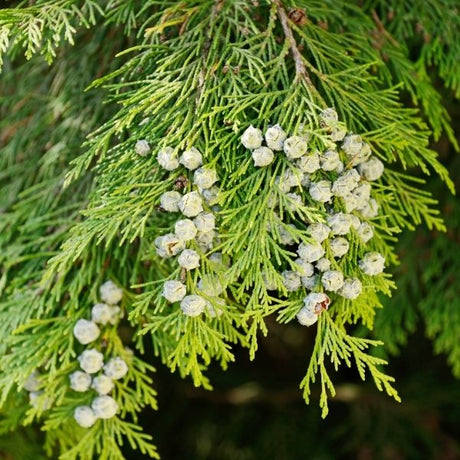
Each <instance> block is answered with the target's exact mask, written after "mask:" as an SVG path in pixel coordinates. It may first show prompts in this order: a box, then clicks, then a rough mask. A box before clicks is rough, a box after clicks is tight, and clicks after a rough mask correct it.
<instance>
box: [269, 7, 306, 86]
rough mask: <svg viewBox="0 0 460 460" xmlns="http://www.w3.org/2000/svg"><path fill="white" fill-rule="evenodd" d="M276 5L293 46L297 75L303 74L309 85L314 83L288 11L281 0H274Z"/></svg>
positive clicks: (286, 34)
mask: <svg viewBox="0 0 460 460" xmlns="http://www.w3.org/2000/svg"><path fill="white" fill-rule="evenodd" d="M274 3H275V5H276V6H277V7H278V17H279V18H280V22H281V27H282V28H283V32H284V35H285V36H286V38H287V39H288V41H289V46H290V48H291V53H292V57H293V58H294V62H295V71H296V74H297V75H300V76H302V77H303V78H305V80H306V82H307V83H308V84H309V85H312V83H311V80H310V77H309V75H308V72H307V68H306V67H305V64H304V61H303V56H302V54H301V52H300V51H299V48H298V47H297V42H296V41H295V38H294V35H293V34H292V30H291V28H290V27H289V23H288V17H287V15H286V11H285V10H284V8H283V5H282V4H281V2H280V0H274Z"/></svg>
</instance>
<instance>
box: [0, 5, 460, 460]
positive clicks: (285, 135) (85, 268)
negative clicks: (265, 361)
mask: <svg viewBox="0 0 460 460" xmlns="http://www.w3.org/2000/svg"><path fill="white" fill-rule="evenodd" d="M457 8H458V5H457V2H456V1H455V0H429V1H423V2H421V1H417V0H413V1H405V2H397V1H392V2H388V1H379V0H369V1H365V2H349V1H342V0H338V1H337V0H334V1H332V0H325V1H315V0H295V1H294V0H272V1H268V0H267V1H249V2H248V1H242V0H191V1H186V2H185V1H155V0H144V1H137V0H129V1H123V2H118V1H113V0H104V1H95V0H37V1H34V2H28V1H11V2H8V5H7V6H6V7H3V8H2V9H0V63H1V65H2V73H1V74H0V100H1V105H0V115H1V116H0V153H1V155H0V166H1V173H0V174H1V175H0V184H1V190H2V193H1V196H0V212H1V219H0V276H1V278H0V338H1V341H0V405H1V419H0V433H7V432H11V431H15V430H19V427H21V425H29V424H31V423H38V424H39V425H40V426H41V427H42V429H43V430H44V432H45V441H44V444H45V449H46V452H47V454H48V455H50V456H56V457H57V456H59V458H62V459H67V460H70V459H77V458H78V459H80V458H81V459H91V458H93V457H97V458H101V459H110V460H112V459H121V458H124V457H123V453H122V450H121V446H122V445H123V443H129V445H130V446H131V447H132V448H134V449H139V451H140V452H141V453H142V454H144V455H147V456H150V457H152V458H158V453H157V450H156V448H155V446H154V442H153V441H152V438H151V436H150V434H146V433H145V432H144V429H143V427H142V426H141V425H140V423H139V422H138V414H139V412H140V411H141V410H142V409H143V408H144V407H150V408H153V409H155V408H156V393H155V390H154V387H155V384H154V373H153V371H154V368H153V363H154V362H157V363H158V364H160V363H161V365H164V366H167V367H169V368H170V369H171V371H173V372H177V373H178V374H179V376H180V377H182V378H191V380H192V381H193V384H194V385H195V386H202V387H204V388H205V389H212V382H210V381H209V379H208V377H207V372H206V371H207V368H208V366H209V365H210V364H211V363H213V362H217V363H219V364H220V365H221V366H222V368H224V369H225V368H226V367H227V366H228V364H229V363H231V362H232V361H233V360H234V359H235V358H234V349H235V347H247V348H248V352H249V354H250V356H251V358H253V357H254V356H255V354H256V352H257V348H258V338H260V335H261V334H264V335H266V334H268V333H269V330H268V328H267V325H266V319H267V317H268V316H274V317H276V319H277V321H279V322H280V323H287V322H291V321H293V322H294V323H296V322H297V319H298V322H299V323H300V324H298V326H297V327H299V328H302V327H304V326H306V325H308V324H310V327H309V328H308V329H305V333H306V334H312V335H313V336H314V337H315V338H314V346H313V349H312V350H305V355H306V357H308V358H306V363H305V364H306V370H305V377H304V379H303V380H302V382H301V383H300V386H301V391H303V396H304V398H305V401H306V402H307V403H308V402H309V401H310V395H311V391H312V387H313V386H315V385H318V387H319V391H320V399H319V404H320V407H321V411H322V416H323V417H324V416H326V415H327V413H328V398H329V397H331V396H334V394H335V390H334V383H333V374H334V372H335V371H338V370H339V368H340V367H341V366H342V365H343V364H345V365H346V366H348V367H353V368H355V369H356V370H357V371H358V374H359V375H360V377H361V378H362V379H363V380H364V379H365V378H366V377H368V378H369V377H370V378H371V379H372V380H373V381H374V382H375V385H376V387H377V389H378V390H381V391H384V392H386V393H387V394H388V395H389V396H391V397H393V398H394V399H396V400H397V401H399V400H400V398H399V396H398V393H397V390H396V389H395V385H394V379H393V378H392V377H391V376H389V375H387V374H386V372H385V368H384V366H385V364H386V361H385V359H383V358H381V357H379V356H378V353H377V352H376V350H375V349H376V347H380V345H382V343H383V342H382V340H384V341H385V342H387V343H388V344H390V350H391V346H393V348H392V349H393V350H395V349H396V348H397V346H398V344H401V343H404V340H405V337H406V334H407V331H408V330H409V331H410V330H411V329H412V328H413V324H414V320H413V319H412V318H413V311H412V310H411V311H410V312H405V311H402V310H400V311H395V309H394V308H389V307H385V308H383V309H382V307H384V303H386V302H387V301H386V300H385V299H384V297H385V296H389V295H391V293H392V291H393V289H394V288H395V287H396V285H398V284H399V282H401V285H402V286H403V289H402V291H400V292H405V291H406V289H407V287H408V286H410V284H409V283H410V281H408V279H412V277H415V276H416V273H417V274H418V273H420V278H417V280H418V281H417V283H422V284H423V283H433V284H434V285H435V286H436V287H435V288H433V289H432V290H428V291H427V292H425V291H424V290H423V289H417V296H416V299H415V300H414V302H415V304H416V305H417V307H416V309H418V311H419V313H418V314H420V315H422V316H423V318H425V320H426V324H427V333H428V335H429V336H430V337H431V338H432V339H433V340H434V344H435V348H436V349H437V350H438V351H440V352H443V353H447V354H448V360H449V363H450V364H451V366H452V368H453V371H454V374H455V375H457V376H458V375H459V373H460V357H459V353H460V350H459V345H458V340H456V338H457V337H458V333H457V330H458V328H459V327H460V326H459V325H460V318H458V312H456V310H455V307H456V306H458V300H457V299H456V296H455V288H454V287H453V285H452V283H451V281H450V280H451V278H449V276H452V277H453V276H454V275H455V270H456V269H455V268H454V267H455V266H456V265H458V262H457V260H456V258H455V257H454V254H452V253H451V254H448V255H447V256H446V254H445V251H444V248H445V247H446V245H447V244H448V241H450V239H451V238H452V233H449V232H452V230H450V231H448V232H447V234H446V235H447V236H445V235H444V234H442V232H444V231H446V224H445V222H444V219H443V216H441V215H440V211H439V209H438V208H437V201H436V198H435V197H433V195H432V193H431V191H430V190H429V189H428V187H427V186H426V183H425V178H426V176H428V175H430V174H435V175H437V177H438V178H439V180H440V181H441V182H442V183H443V187H447V188H448V189H449V191H450V192H452V193H453V192H454V184H453V182H452V180H451V179H450V177H449V173H448V171H447V169H446V168H445V167H444V166H443V165H442V163H441V162H440V161H439V158H438V153H437V152H436V150H434V149H433V148H432V147H431V146H430V141H432V140H438V139H439V138H440V136H441V135H444V136H446V137H447V138H448V139H449V141H450V142H451V144H452V145H453V147H454V148H455V149H456V148H457V147H458V146H457V142H456V139H455V135H454V132H453V129H452V126H451V121H450V118H449V115H448V112H447V110H446V107H445V104H444V100H443V94H444V93H441V92H440V91H439V89H438V88H439V85H436V84H435V81H436V80H438V79H440V80H441V82H442V85H443V86H444V88H445V91H446V92H449V93H451V94H453V97H455V98H458V97H459V96H460V69H459V65H460V64H459V62H460V59H459V58H460V43H459V41H458V39H457V37H458V34H459V33H460V19H459V16H458V14H457ZM251 127H252V128H251ZM261 135H263V136H264V137H261ZM262 142H264V145H262ZM330 152H332V153H330ZM315 161H317V165H316V166H315V165H314V166H311V162H313V163H314V162H315ZM383 166H384V169H383ZM197 168H198V169H197ZM353 177H355V179H353ZM353 181H354V182H353ZM341 187H344V189H343V188H341ZM358 188H359V190H360V191H359V192H358V191H357V190H358ZM345 189H346V190H345ZM341 190H342V191H341ZM343 190H345V192H343ZM172 192H173V193H172ZM352 192H353V193H352ZM188 194H190V195H188ZM184 196H185V198H184ZM363 196H364V198H363ZM358 198H359V199H364V201H360V202H359V204H356V200H358ZM178 200H180V201H179V202H178ZM353 200H354V201H353ZM455 209H456V208H455ZM457 214H458V213H457ZM457 214H456V211H455V212H454V213H453V214H452V215H453V216H454V217H452V216H451V217H449V219H448V220H447V222H448V224H449V225H454V223H455V221H458V219H457V217H458V216H457ZM186 219H189V220H190V221H191V220H193V224H190V223H189V222H185V223H184V221H185V220H186ZM178 221H180V222H181V223H179V224H178ZM315 224H316V225H317V224H324V225H326V224H327V225H328V230H327V234H326V235H325V237H324V238H322V239H321V238H319V237H317V236H316V237H315V235H314V230H313V229H314V228H318V227H314V225H315ZM421 224H423V225H424V226H425V227H427V228H428V230H435V231H436V232H439V233H436V237H435V239H434V240H433V242H432V245H433V246H434V247H439V253H438V255H436V256H435V257H433V260H432V263H430V264H427V265H422V266H420V267H418V269H417V270H415V267H414V266H413V265H412V264H411V262H410V261H409V260H406V259H402V260H398V256H397V252H396V250H395V244H396V242H397V240H398V234H399V233H400V232H401V231H402V230H405V229H407V230H414V229H415V228H416V227H417V226H419V225H421ZM451 228H453V227H451ZM194 229H195V230H194ZM364 230H366V231H367V232H371V234H370V237H369V238H367V237H363V232H364ZM186 231H187V232H192V235H191V237H190V238H189V237H185V236H184V235H185V234H186ZM194 231H197V233H196V234H193V232H194ZM418 231H423V230H418ZM174 233H175V234H174ZM187 234H189V233H187ZM367 234H369V233H367ZM181 235H182V236H181ZM405 238H407V245H408V246H411V245H413V244H414V243H413V240H412V238H413V236H408V237H405ZM446 238H447V239H448V240H447V242H446ZM323 240H324V241H323ZM344 245H345V246H346V249H343V248H344V247H345V246H344ZM340 248H342V249H343V250H344V251H345V252H344V253H340V254H339V251H340V250H341V249H340ZM315 251H316V253H315ZM314 254H317V255H314ZM450 257H452V260H450V259H449V258H450ZM319 259H321V262H318V260H319ZM383 260H384V265H385V267H389V266H396V265H398V264H400V268H398V271H396V273H397V277H396V278H395V279H394V280H393V279H392V278H391V276H390V274H388V273H386V272H383V273H382V270H383V268H384V265H383ZM310 270H311V272H310ZM313 270H314V271H313ZM441 270H447V271H449V272H451V275H448V273H446V276H445V277H443V278H442V280H439V277H438V275H439V272H440V271H441ZM313 274H316V276H317V277H316V278H314V277H313V276H312V275H313ZM342 275H343V277H344V278H345V279H343V278H341V277H342ZM354 280H356V281H354ZM107 281H112V282H113V283H114V284H105V283H106V282H107ZM171 282H175V284H174V283H172V284H171ZM165 283H166V284H165ZM168 283H170V284H168ZM422 284H420V285H419V284H417V286H421V285H422ZM119 289H121V290H122V292H121V291H119ZM398 295H401V294H398ZM312 296H313V297H312ZM315 296H316V297H315ZM318 296H319V297H318ZM440 296H444V297H445V300H444V301H442V302H440V301H439V298H440ZM101 303H102V304H104V305H105V306H102V307H98V308H96V309H95V308H94V305H95V304H101ZM379 309H381V310H380V313H379V315H378V316H377V321H376V323H375V326H376V327H375V329H374V322H375V318H376V312H377V311H378V310H379ZM457 310H458V308H457ZM104 315H105V316H104ZM296 318H297V319H296ZM446 318H449V319H447V320H446ZM455 318H457V320H456V319H455ZM91 319H92V321H93V322H92V323H88V321H90V320H91ZM82 320H86V322H85V321H82ZM77 322H78V325H79V326H77V327H76V325H77ZM313 324H315V325H313ZM78 327H81V329H78ZM373 329H374V330H373ZM372 330H373V331H372ZM371 331H372V332H371ZM147 350H148V351H147ZM88 351H91V352H94V353H93V355H92V357H91V360H89V358H88V360H87V361H85V359H86V358H85V356H86V357H88V356H89V355H85V353H86V352H88ZM100 353H102V355H101V356H102V358H101V359H102V360H103V363H102V362H99V364H97V360H98V359H99V358H98V356H99V354H100ZM111 359H112V360H114V359H118V361H116V362H117V363H118V364H119V365H120V362H123V363H124V364H123V365H120V366H121V367H116V366H115V364H113V363H114V362H115V361H110V360H111ZM110 362H111V363H112V364H109V363H110ZM85 363H86V364H85ZM103 364H104V368H102V365H103ZM124 365H126V366H127V367H126V370H123V371H121V370H120V369H124V367H123V366H124ZM114 366H115V367H114ZM88 369H90V370H88ZM94 369H95V370H94ZM82 370H83V371H85V372H86V373H87V374H91V378H90V380H88V382H91V385H92V387H85V385H86V384H85V383H84V382H85V379H86V377H81V375H80V374H75V373H76V372H82ZM103 372H104V373H105V374H104V375H106V376H107V377H109V378H110V379H111V381H112V380H113V385H114V387H113V389H111V390H109V392H108V393H109V394H110V396H107V395H105V394H103V391H102V390H101V391H102V392H101V391H99V390H100V388H102V386H100V387H99V386H97V385H96V384H95V377H96V376H99V377H101V376H102V373H103ZM71 375H73V376H74V379H75V380H72V379H71ZM77 375H80V377H81V378H82V379H83V380H79V381H78V383H77V380H76V379H77ZM31 376H32V377H31ZM274 378H275V376H274ZM101 382H102V381H101ZM101 382H99V384H100V385H102V383H101ZM88 385H90V384H89V383H88ZM107 385H108V383H107ZM76 388H79V389H77V390H76ZM104 388H105V387H104ZM315 388H316V386H315ZM98 393H99V394H98ZM99 398H103V399H99ZM104 398H105V399H104ZM82 407H85V408H86V409H85V410H87V412H84V411H81V408H82ZM112 409H113V410H112ZM79 410H80V412H78V411H79ZM77 414H79V415H77ZM88 414H89V415H88ZM93 416H94V420H93V419H92V418H91V417H93ZM158 416H159V417H161V413H160V414H159V415H158ZM78 425H80V426H78ZM30 455H32V454H30ZM37 458H38V457H37Z"/></svg>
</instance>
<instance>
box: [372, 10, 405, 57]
mask: <svg viewBox="0 0 460 460" xmlns="http://www.w3.org/2000/svg"><path fill="white" fill-rule="evenodd" d="M372 19H373V20H374V22H375V25H376V26H377V28H378V30H379V32H380V33H381V34H382V35H383V36H384V37H386V38H387V39H388V40H389V41H390V42H391V44H392V45H394V46H395V47H397V48H398V47H399V43H398V42H397V41H396V40H395V39H394V38H393V37H392V36H391V34H390V33H388V31H387V30H386V29H385V26H384V25H383V23H382V21H381V20H380V18H379V16H378V14H377V12H376V11H375V10H372Z"/></svg>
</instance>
